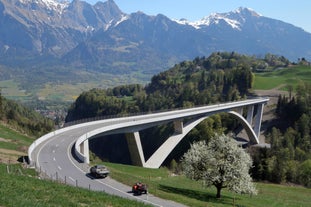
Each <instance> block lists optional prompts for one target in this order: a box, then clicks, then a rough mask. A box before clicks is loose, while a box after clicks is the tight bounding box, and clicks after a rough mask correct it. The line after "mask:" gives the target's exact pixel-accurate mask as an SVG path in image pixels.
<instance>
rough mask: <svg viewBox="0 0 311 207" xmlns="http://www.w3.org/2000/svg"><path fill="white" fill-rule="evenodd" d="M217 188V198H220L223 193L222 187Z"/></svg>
mask: <svg viewBox="0 0 311 207" xmlns="http://www.w3.org/2000/svg"><path fill="white" fill-rule="evenodd" d="M216 188H217V195H216V198H220V197H221V195H220V192H221V187H216Z"/></svg>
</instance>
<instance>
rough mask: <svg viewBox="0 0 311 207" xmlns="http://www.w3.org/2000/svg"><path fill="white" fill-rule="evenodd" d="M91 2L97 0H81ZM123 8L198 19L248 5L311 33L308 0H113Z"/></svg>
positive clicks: (126, 10)
mask: <svg viewBox="0 0 311 207" xmlns="http://www.w3.org/2000/svg"><path fill="white" fill-rule="evenodd" d="M82 1H86V2H88V3H90V4H92V5H94V4H95V3H96V2H98V1H102V2H105V1H106V0H82ZM114 1H115V3H116V4H117V5H118V7H119V8H120V9H121V11H122V12H124V13H127V14H130V13H134V12H137V11H142V12H144V13H145V14H147V15H157V14H163V15H165V16H167V17H169V18H171V19H181V18H185V19H188V20H190V21H197V20H200V19H202V18H203V17H205V16H209V15H210V14H212V13H225V12H230V11H233V10H235V9H237V8H239V7H247V8H251V9H253V10H255V11H256V12H257V13H259V14H261V15H263V16H265V17H270V18H273V19H278V20H281V21H284V22H287V23H290V24H293V25H295V26H298V27H300V28H302V29H304V30H305V31H307V32H310V33H311V0H114Z"/></svg>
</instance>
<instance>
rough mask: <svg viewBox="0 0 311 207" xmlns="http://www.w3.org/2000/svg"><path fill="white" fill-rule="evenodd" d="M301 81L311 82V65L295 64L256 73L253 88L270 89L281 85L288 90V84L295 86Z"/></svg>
mask: <svg viewBox="0 0 311 207" xmlns="http://www.w3.org/2000/svg"><path fill="white" fill-rule="evenodd" d="M300 82H307V83H311V67H310V66H293V67H289V68H282V69H277V70H274V71H271V72H263V73H255V81H254V86H253V89H255V90H270V89H274V88H279V87H281V88H280V89H281V90H286V86H287V85H292V86H294V87H295V86H297V85H298V84H299V83H300Z"/></svg>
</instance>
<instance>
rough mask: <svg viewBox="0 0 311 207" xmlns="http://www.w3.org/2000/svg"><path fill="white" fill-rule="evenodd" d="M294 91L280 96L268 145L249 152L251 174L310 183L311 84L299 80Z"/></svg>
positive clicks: (259, 178)
mask: <svg viewBox="0 0 311 207" xmlns="http://www.w3.org/2000/svg"><path fill="white" fill-rule="evenodd" d="M293 92H295V96H293V97H285V96H279V99H278V104H277V106H276V116H277V119H276V120H275V121H274V122H275V123H276V125H275V127H273V128H272V130H271V131H270V132H269V133H268V135H267V138H268V139H267V141H269V142H270V143H271V149H269V150H268V149H257V150H254V151H253V152H252V153H253V159H254V164H255V167H254V168H253V176H254V178H256V179H258V180H269V181H272V182H277V183H284V182H292V183H299V184H303V185H305V186H307V187H311V107H310V106H311V84H310V83H301V84H299V85H298V86H297V88H296V90H295V91H293Z"/></svg>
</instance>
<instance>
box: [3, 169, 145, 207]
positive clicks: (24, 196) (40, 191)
mask: <svg viewBox="0 0 311 207" xmlns="http://www.w3.org/2000/svg"><path fill="white" fill-rule="evenodd" d="M0 180H1V182H0V206H6V207H17V206H19V207H29V206H37V207H41V206H42V207H43V206H44V207H46V206H49V207H51V206H55V207H56V206H57V207H58V206H64V207H71V206H72V207H80V206H81V207H84V206H107V207H123V206H129V207H143V206H148V205H144V204H143V203H139V202H136V201H132V200H127V199H122V198H120V197H116V196H111V195H108V194H106V193H102V192H92V191H89V190H87V189H81V188H75V187H72V186H67V185H64V184H60V183H56V182H52V181H46V180H40V179H37V178H35V177H34V170H25V169H23V168H21V167H20V165H8V166H7V165H4V164H0Z"/></svg>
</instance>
